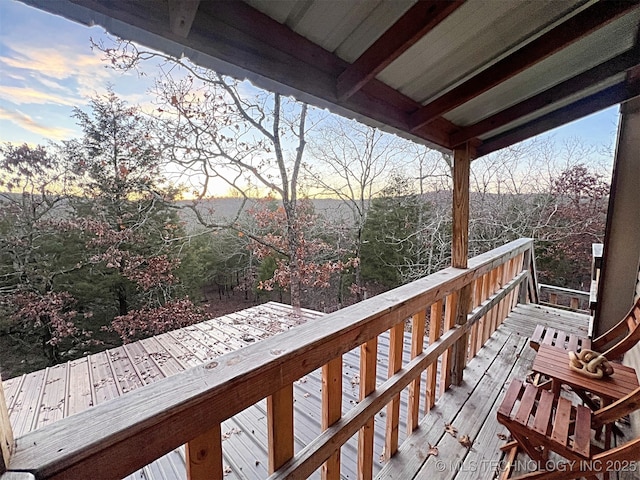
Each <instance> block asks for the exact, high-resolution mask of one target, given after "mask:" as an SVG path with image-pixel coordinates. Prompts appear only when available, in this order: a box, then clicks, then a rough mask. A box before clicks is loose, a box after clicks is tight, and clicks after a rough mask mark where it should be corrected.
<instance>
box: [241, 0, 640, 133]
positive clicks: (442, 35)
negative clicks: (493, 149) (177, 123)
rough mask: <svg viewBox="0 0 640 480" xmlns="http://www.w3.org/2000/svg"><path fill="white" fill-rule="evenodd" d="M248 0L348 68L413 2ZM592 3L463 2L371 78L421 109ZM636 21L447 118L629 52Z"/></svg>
mask: <svg viewBox="0 0 640 480" xmlns="http://www.w3.org/2000/svg"><path fill="white" fill-rule="evenodd" d="M245 1H247V3H249V4H250V5H252V6H253V7H254V8H256V9H258V10H260V11H261V12H263V13H265V14H266V15H269V16H270V17H272V18H273V19H275V20H277V21H278V22H281V23H284V24H286V25H287V26H288V27H289V28H291V29H292V30H294V31H295V32H297V33H298V34H300V35H302V36H304V37H305V38H307V39H309V40H311V41H313V42H315V43H316V44H318V45H320V46H322V47H323V48H325V49H326V50H328V51H330V52H332V53H335V54H336V55H337V56H339V57H340V58H342V59H344V60H346V61H348V62H350V63H351V62H354V61H355V60H356V59H357V58H358V57H359V56H360V55H361V54H362V53H363V52H364V51H366V49H367V48H368V47H370V46H371V45H372V44H373V43H374V42H375V41H376V40H377V39H378V38H379V36H380V35H381V34H382V32H384V31H386V30H387V29H389V28H390V27H391V26H392V25H393V24H394V23H395V21H396V20H397V19H398V18H400V17H401V16H402V14H403V13H405V12H406V11H407V10H409V9H410V8H411V6H412V5H413V4H414V3H415V1H413V0H403V1H394V2H384V1H369V2H363V1H356V2H343V1H327V0H306V1H298V2H296V1H294V0H288V1H282V2H272V1H268V0H245ZM594 3H595V0H566V1H562V2H558V1H556V0H536V1H517V2H506V1H504V0H467V1H466V2H465V3H464V4H463V5H462V6H461V7H459V8H458V9H457V10H455V11H454V12H453V13H452V14H451V15H449V16H448V17H447V18H445V19H444V20H443V21H442V22H441V23H440V24H438V25H437V26H436V27H435V28H433V29H432V30H431V31H430V32H429V33H427V34H426V35H425V36H424V37H423V38H421V39H420V40H419V41H418V42H416V43H415V44H414V45H413V46H412V47H411V48H409V49H408V50H407V51H406V52H404V53H403V54H402V55H401V56H400V57H399V58H397V59H396V60H395V61H393V62H392V63H391V64H390V65H388V66H387V67H386V68H385V69H384V70H383V71H382V72H380V73H379V74H378V75H377V77H376V78H378V79H379V80H381V81H382V82H384V83H386V84H387V85H389V86H391V87H393V88H394V89H397V90H399V91H400V92H402V93H404V94H405V95H407V96H408V97H410V98H412V99H414V100H416V101H417V102H420V103H423V104H426V103H428V102H430V101H432V100H435V99H437V98H438V97H440V96H442V95H443V94H445V93H447V92H448V91H450V90H451V89H453V88H455V87H456V86H458V85H460V84H461V83H462V82H464V81H466V80H469V79H470V78H472V77H473V76H475V75H476V74H478V73H480V72H482V71H483V70H485V69H486V68H488V67H490V66H491V65H493V64H494V63H496V62H498V61H499V60H501V59H503V58H504V57H506V56H507V55H509V54H511V53H513V52H514V51H516V50H518V49H520V48H521V47H522V46H524V45H525V44H527V43H529V42H531V41H533V40H535V39H536V38H538V37H539V36H541V35H543V34H544V33H546V32H548V31H549V30H551V29H552V28H554V27H555V26H557V25H558V24H560V23H561V22H562V21H565V20H566V19H567V18H570V17H572V16H574V15H576V14H577V13H579V12H581V11H582V10H584V9H586V8H588V7H589V6H591V5H593V4H594ZM639 21H640V11H635V12H633V13H631V14H629V15H626V16H624V17H622V18H619V19H618V20H616V21H614V22H612V23H610V24H609V25H606V26H605V27H603V28H602V29H600V30H597V31H595V32H594V33H592V34H590V35H588V36H586V37H585V38H583V39H581V40H579V41H577V42H575V43H574V44H572V45H570V46H569V47H567V48H565V49H563V50H561V51H560V52H558V53H555V54H554V55H551V56H550V57H548V58H546V59H544V60H542V61H540V62H538V63H537V64H535V65H533V66H532V67H530V68H528V69H526V70H525V71H523V72H521V73H519V74H517V75H515V76H514V77H512V78H510V79H508V80H507V81H505V82H503V83H502V84H499V85H498V86H496V87H494V88H491V89H490V90H488V91H487V92H485V93H483V94H481V95H479V96H477V97H475V98H473V99H472V100H470V101H468V102H465V103H464V104H462V105H460V106H459V107H457V108H455V109H453V110H451V111H450V112H448V113H447V114H445V115H444V117H445V118H446V119H447V120H450V121H451V122H453V123H454V124H456V125H458V126H467V125H471V124H474V123H476V122H478V121H480V120H482V119H484V118H487V117H489V116H491V115H493V114H495V113H497V112H500V111H502V110H504V109H506V108H508V107H510V106H513V105H515V104H517V103H519V102H521V101H523V100H526V99H527V98H530V97H532V96H534V95H536V94H538V93H540V92H543V91H545V90H547V89H549V88H551V87H553V86H555V85H557V84H559V83H561V82H562V81H564V80H568V79H570V78H572V77H574V76H576V75H578V74H580V73H582V72H584V71H586V70H588V69H590V68H592V67H594V66H597V65H599V64H601V63H603V62H605V61H607V60H609V59H611V58H613V57H614V56H616V55H618V54H620V53H622V52H625V51H627V50H629V49H630V48H632V47H633V45H634V42H635V40H636V37H637V33H638V24H639ZM623 79H624V74H619V75H615V76H614V75H612V76H611V77H610V78H609V79H607V80H605V81H602V82H600V83H599V84H598V85H595V86H592V87H590V88H587V89H584V90H582V91H576V92H575V94H574V95H572V96H571V97H569V98H566V99H563V100H562V101H559V102H556V103H552V104H550V105H548V106H546V107H545V108H543V109H540V110H538V111H536V112H534V113H532V114H529V115H527V116H525V117H522V118H521V119H519V120H517V121H514V122H512V123H509V124H507V125H504V126H503V127H501V128H499V129H496V130H493V131H490V132H487V133H486V134H484V135H482V136H481V137H480V138H481V139H483V140H484V139H487V138H490V137H493V136H495V135H498V134H500V133H503V132H505V131H508V130H511V129H513V128H515V127H517V126H520V125H523V124H525V123H527V122H528V121H530V120H533V119H536V118H539V117H541V116H543V115H545V114H547V113H550V112H553V111H555V110H557V109H559V108H562V107H563V106H566V105H568V104H570V103H572V102H574V101H576V100H579V99H582V98H585V97H587V96H589V95H591V94H593V93H597V92H599V91H602V90H603V89H605V88H607V87H609V86H611V85H614V84H615V83H618V82H620V81H622V80H623Z"/></svg>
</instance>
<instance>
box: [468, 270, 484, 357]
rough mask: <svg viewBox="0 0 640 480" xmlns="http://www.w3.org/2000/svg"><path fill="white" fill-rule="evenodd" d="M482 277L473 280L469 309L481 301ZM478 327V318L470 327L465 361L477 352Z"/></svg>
mask: <svg viewBox="0 0 640 480" xmlns="http://www.w3.org/2000/svg"><path fill="white" fill-rule="evenodd" d="M481 296H482V277H480V278H477V279H476V280H475V281H474V282H473V303H472V304H471V310H473V309H474V308H476V307H477V306H478V305H480V304H481V303H482V300H481V298H480V297H481ZM479 328H480V321H479V320H478V321H477V322H476V323H474V324H473V326H472V327H471V335H470V338H469V356H468V357H467V362H468V361H469V360H471V359H472V358H473V357H475V356H476V354H477V353H478V329H479Z"/></svg>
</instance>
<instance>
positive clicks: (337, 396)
mask: <svg viewBox="0 0 640 480" xmlns="http://www.w3.org/2000/svg"><path fill="white" fill-rule="evenodd" d="M341 416H342V355H341V356H339V357H337V358H334V359H333V360H331V361H330V362H329V363H327V364H326V365H323V366H322V430H326V429H327V428H329V427H330V426H331V425H333V424H334V423H336V422H337V421H338V420H340V417H341ZM321 473H322V480H339V479H340V449H338V451H337V452H336V453H334V454H333V455H331V457H329V459H328V460H327V461H326V462H324V463H323V464H322V468H321Z"/></svg>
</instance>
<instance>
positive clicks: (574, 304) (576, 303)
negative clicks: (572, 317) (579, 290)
mask: <svg viewBox="0 0 640 480" xmlns="http://www.w3.org/2000/svg"><path fill="white" fill-rule="evenodd" d="M571 309H572V310H579V309H580V299H579V298H578V297H571Z"/></svg>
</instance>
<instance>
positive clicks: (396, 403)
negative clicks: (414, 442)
mask: <svg viewBox="0 0 640 480" xmlns="http://www.w3.org/2000/svg"><path fill="white" fill-rule="evenodd" d="M403 347H404V321H402V322H400V323H398V324H397V325H395V326H394V327H393V328H392V329H391V331H390V334H389V378H391V377H392V376H393V375H394V374H395V373H396V372H397V371H398V370H400V369H401V368H402V350H403ZM399 424H400V394H398V395H396V396H394V397H393V400H391V402H390V403H389V404H388V405H387V427H386V432H385V444H384V458H385V460H389V459H390V458H391V457H392V456H393V455H394V454H395V453H396V451H397V450H398V425H399Z"/></svg>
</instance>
